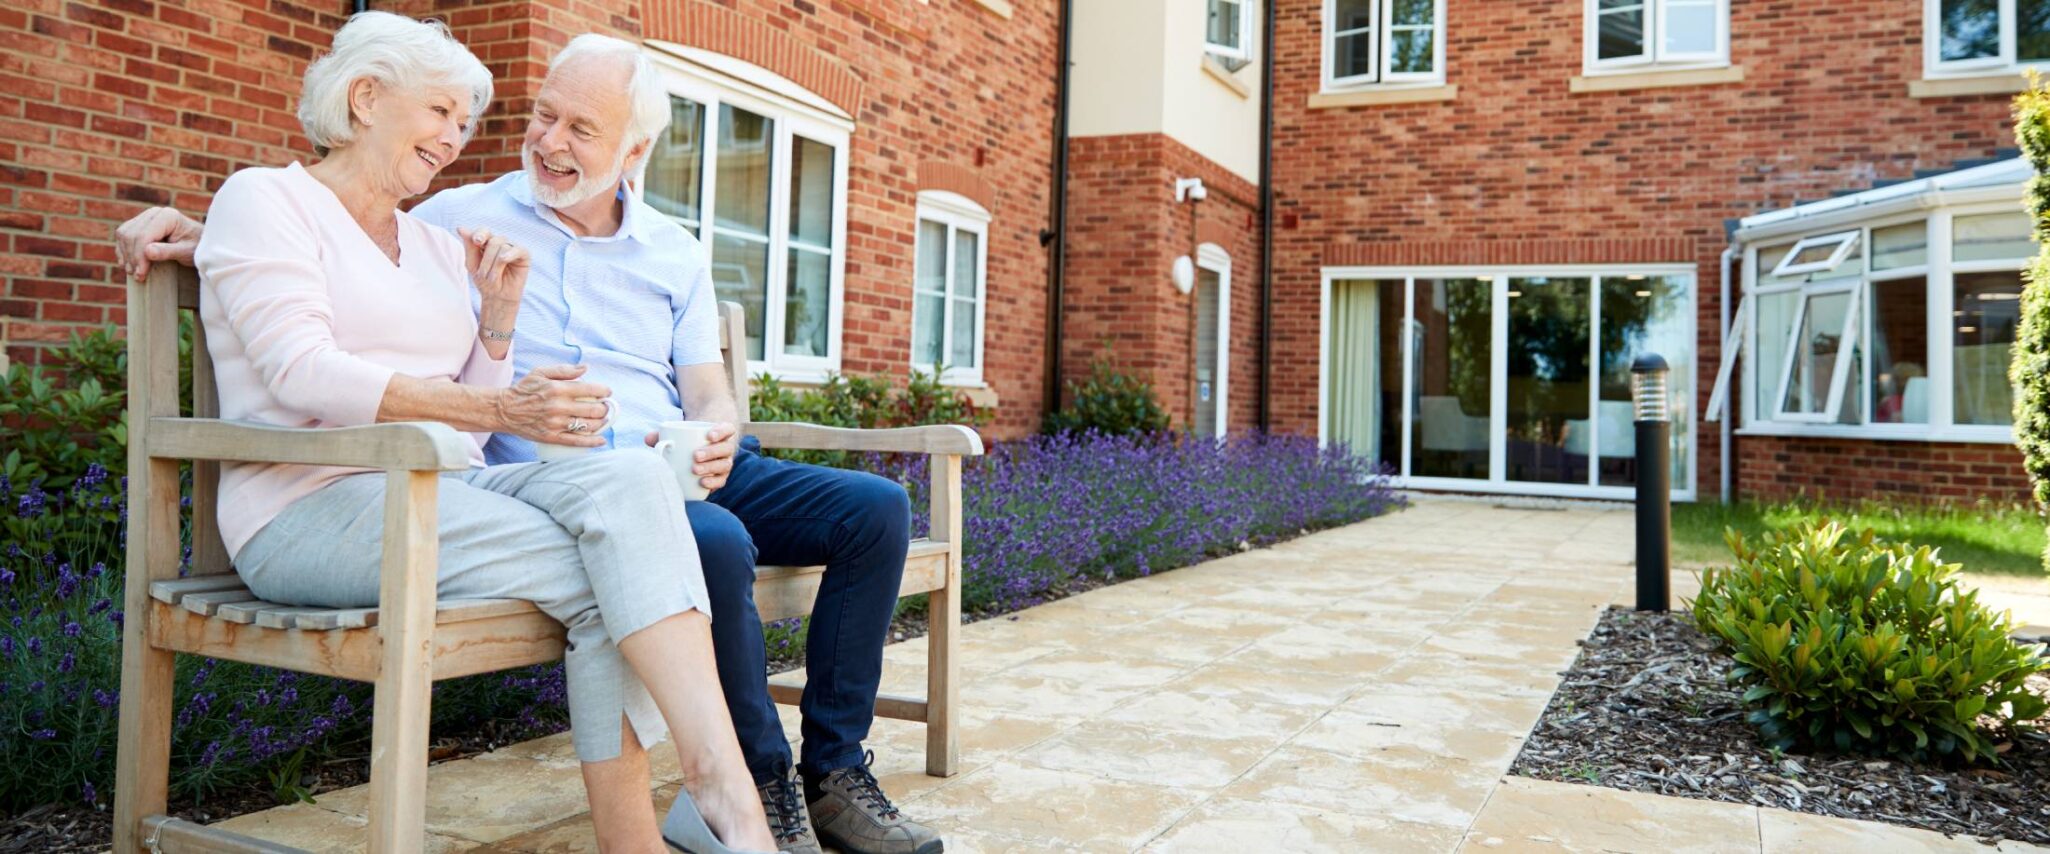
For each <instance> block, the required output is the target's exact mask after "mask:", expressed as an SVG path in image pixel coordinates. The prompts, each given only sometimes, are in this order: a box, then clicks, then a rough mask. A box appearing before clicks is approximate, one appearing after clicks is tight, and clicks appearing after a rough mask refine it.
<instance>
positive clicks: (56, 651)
mask: <svg viewBox="0 0 2050 854" xmlns="http://www.w3.org/2000/svg"><path fill="white" fill-rule="evenodd" d="M853 462H855V463H856V464H857V465H858V466H859V467H862V468H866V469H868V470H871V471H874V472H876V473H878V474H882V475H884V476H886V477H890V478H892V479H894V480H897V481H898V482H900V483H903V484H904V485H905V487H906V489H907V490H908V491H909V492H910V493H911V495H912V498H913V505H914V507H915V508H916V513H917V515H918V518H917V520H916V521H915V525H914V527H915V529H916V530H919V531H923V530H924V529H925V528H926V526H927V524H928V518H927V511H926V509H925V508H926V506H927V505H926V502H927V497H928V494H929V486H928V480H927V474H928V469H927V462H926V459H925V458H924V457H895V458H892V457H882V456H869V457H866V458H862V459H859V460H855V461H853ZM124 487H125V484H124V483H123V482H122V481H121V479H120V478H118V477H115V476H113V475H111V474H109V473H107V472H106V471H105V470H104V469H100V468H97V467H94V468H90V469H88V470H87V472H86V474H85V475H84V476H81V477H80V478H78V480H77V481H76V482H74V483H73V484H72V486H70V487H69V488H67V489H65V490H63V491H61V492H57V493H51V492H47V491H45V490H44V489H43V488H42V487H41V486H40V485H39V484H28V485H25V486H24V485H20V484H13V483H9V482H6V481H4V480H0V502H4V504H0V507H4V508H5V509H4V510H0V522H4V524H0V533H4V534H5V541H4V542H0V620H5V621H6V625H5V626H0V729H4V731H5V732H6V734H7V736H6V737H5V738H4V739H0V767H6V768H8V769H9V773H7V774H4V775H0V810H8V811H13V810H18V809H22V808H25V807H28V806H33V805H36V804H40V803H47V802H51V801H79V800H82V801H86V802H104V801H105V800H106V799H107V798H108V797H109V796H110V795H111V792H112V780H113V770H114V768H113V762H114V756H113V753H114V743H115V722H116V710H117V704H118V702H119V694H118V691H119V688H120V672H119V671H120V657H121V656H120V647H121V625H122V620H123V614H122V613H121V610H120V600H121V572H120V569H119V568H120V565H121V564H120V562H119V554H120V543H121V525H122V521H123V520H124V518H125V512H126V504H125V499H124V495H123V492H124ZM962 491H963V498H964V501H965V504H966V514H965V518H964V521H963V525H964V528H965V531H964V533H965V537H966V545H965V548H966V552H965V555H964V566H963V570H964V581H965V584H964V591H963V593H964V596H963V599H964V604H965V605H966V606H967V608H968V609H970V610H971V611H972V612H976V613H980V614H985V615H987V614H993V613H1001V612H1005V611H1011V610H1015V609H1018V608H1023V607H1028V606H1030V605H1033V604H1037V603H1039V602H1042V601H1045V600H1047V599H1049V598H1053V597H1056V596H1059V595H1062V594H1063V593H1065V592H1067V591H1068V590H1070V589H1072V588H1073V587H1074V586H1075V585H1076V584H1077V583H1078V582H1081V581H1084V580H1087V581H1103V580H1114V579H1118V578H1128V577H1135V576H1142V575H1147V574H1150V573H1153V572H1158V571H1163V570H1167V569H1172V568H1175V567H1179V566H1184V565H1187V564H1190V563H1194V562H1197V561H1200V560H1203V559H1204V558H1205V557H1207V556H1210V555H1216V554H1221V553H1225V552H1230V551H1234V550H1237V549H1238V548H1240V547H1241V544H1242V543H1243V544H1248V545H1262V544H1266V543H1271V542H1274V541H1276V540H1280V539H1286V538H1288V537H1292V536H1296V535H1299V534H1301V533H1305V532H1307V531H1312V530H1316V529H1319V528H1324V527H1330V526H1333V525H1340V524H1345V523H1348V522H1353V521H1357V520H1360V519H1364V518H1368V517H1370V516H1374V515H1377V514H1380V513H1383V512H1386V511H1387V510H1389V509H1391V508H1394V507H1396V506H1399V504H1400V499H1399V498H1397V497H1396V496H1395V495H1394V494H1393V493H1392V492H1391V491H1390V489H1389V488H1388V486H1387V482H1386V480H1385V479H1384V478H1383V477H1381V476H1380V474H1379V473H1378V472H1376V471H1374V470H1373V469H1372V468H1371V467H1370V466H1369V465H1368V464H1367V463H1365V462H1364V461H1361V460H1359V459H1357V458H1354V457H1352V456H1351V455H1350V454H1349V453H1347V452H1346V451H1345V450H1344V449H1342V448H1330V449H1320V448H1319V447H1318V446H1317V443H1316V441H1315V440H1314V439H1308V438H1302V437H1285V436H1262V435H1244V436H1235V437H1232V438H1230V439H1225V440H1211V439H1197V438H1191V437H1187V436H1177V435H1174V434H1158V435H1153V436H1104V435H1100V434H1094V433H1071V434H1064V435H1059V436H1040V437H1036V438H1032V439H1028V440H1023V441H1019V442H1010V443H1001V444H998V445H996V446H994V447H993V449H992V451H991V453H990V454H989V455H988V456H985V457H980V458H975V459H972V460H970V461H969V463H968V465H967V467H966V470H965V472H964V476H963V490H962ZM804 629H805V627H804V624H803V621H801V620H795V621H779V622H778V623H776V624H774V625H772V626H770V627H769V631H768V635H769V643H770V645H771V648H772V650H778V651H782V652H788V651H790V650H794V649H802V645H803V637H804V635H803V633H804ZM175 690H176V693H175V695H174V700H173V702H174V708H175V718H174V728H173V734H172V745H173V784H172V785H173V790H174V792H176V793H178V794H179V795H181V796H203V795H205V794H206V793H208V792H210V791H212V790H214V789H217V788H219V787H222V786H227V785H232V784H238V783H245V782H262V781H264V780H265V779H266V775H267V774H268V775H269V776H270V777H272V778H273V779H272V780H271V784H272V785H274V786H276V787H277V788H279V789H280V791H296V787H295V786H293V785H287V784H291V783H292V782H293V781H290V780H286V781H284V784H278V783H277V781H276V779H275V778H276V776H277V775H276V773H273V772H274V771H275V770H276V769H289V768H291V767H293V766H294V765H295V763H296V764H302V765H303V764H304V763H305V762H306V761H308V760H312V761H319V760H322V759H324V758H327V757H331V756H337V755H355V754H357V753H360V751H361V747H362V742H363V740H364V737H365V735H366V734H367V732H368V729H369V707H370V702H369V700H370V697H369V690H368V687H367V686H364V685H360V684H356V683H350V682H344V681H340V680H333V679H326V678H321V677H313V676H302V675H299V674H295V673H289V672H284V671H277V670H271V669H267V668H259V667H251V666H247V665H242V664H236V663H233V662H215V661H207V660H203V659H197V658H191V657H181V658H180V661H179V671H178V674H177V681H176V689H175ZM565 693H566V688H565V685H564V682H563V677H562V671H561V668H560V666H544V667H535V668H528V669H524V670H519V671H512V672H508V673H502V674H485V675H480V676H473V677H468V678H466V679H461V680H452V681H450V682H445V683H441V684H439V685H437V686H436V687H435V699H434V710H435V723H436V726H437V728H446V727H454V728H471V727H474V726H476V725H478V724H480V723H487V722H488V723H491V724H492V725H493V726H494V727H496V728H497V734H499V735H504V736H506V737H515V736H517V735H518V734H520V733H531V734H539V733H543V732H551V731H556V730H559V729H561V728H562V727H563V726H564V725H565V723H566V721H567V713H566V711H565V700H566V696H565Z"/></svg>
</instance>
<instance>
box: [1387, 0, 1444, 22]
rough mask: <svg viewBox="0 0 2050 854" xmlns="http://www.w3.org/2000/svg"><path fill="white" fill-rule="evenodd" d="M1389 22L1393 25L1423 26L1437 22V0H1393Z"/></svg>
mask: <svg viewBox="0 0 2050 854" xmlns="http://www.w3.org/2000/svg"><path fill="white" fill-rule="evenodd" d="M1393 5H1394V9H1393V14H1392V15H1391V16H1390V17H1389V23H1391V24H1394V25H1395V26H1424V27H1428V26H1431V25H1433V24H1435V23H1437V19H1438V13H1437V5H1438V4H1437V0H1395V2H1394V4H1393Z"/></svg>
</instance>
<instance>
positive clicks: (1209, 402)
mask: <svg viewBox="0 0 2050 854" xmlns="http://www.w3.org/2000/svg"><path fill="white" fill-rule="evenodd" d="M1222 290H1223V278H1222V277H1221V276H1220V275H1219V274H1218V272H1217V271H1216V270H1212V269H1209V268H1207V267H1198V268H1197V269H1196V291H1195V294H1194V296H1195V300H1196V347H1195V351H1196V352H1195V354H1194V356H1195V362H1196V377H1195V379H1196V385H1195V387H1194V388H1192V389H1190V390H1189V407H1190V413H1189V415H1190V418H1189V423H1190V427H1191V428H1192V429H1194V430H1195V432H1196V435H1198V436H1215V435H1217V434H1218V426H1219V425H1218V423H1217V401H1218V397H1217V396H1218V394H1219V393H1221V392H1222V391H1223V390H1224V389H1223V385H1224V378H1223V377H1222V376H1220V375H1219V374H1218V370H1217V369H1218V367H1219V365H1218V361H1219V360H1218V350H1217V333H1218V330H1217V309H1218V296H1219V294H1220V292H1221V291H1222Z"/></svg>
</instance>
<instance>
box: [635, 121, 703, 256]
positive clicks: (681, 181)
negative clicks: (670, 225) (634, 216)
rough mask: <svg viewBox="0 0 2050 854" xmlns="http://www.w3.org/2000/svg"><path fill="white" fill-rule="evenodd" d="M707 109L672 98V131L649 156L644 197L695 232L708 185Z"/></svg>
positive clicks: (667, 130)
mask: <svg viewBox="0 0 2050 854" xmlns="http://www.w3.org/2000/svg"><path fill="white" fill-rule="evenodd" d="M704 141H705V107H704V105H703V104H699V103H698V102H696V101H690V100H685V99H683V98H676V97H671V98H670V99H669V127H668V128H667V129H666V130H664V131H662V138H661V139H658V140H656V141H655V147H654V150H653V151H651V152H650V153H649V155H648V178H647V184H646V186H647V189H646V190H645V191H643V192H642V193H641V197H642V198H643V199H646V200H647V202H648V204H650V205H653V206H654V207H655V209H656V210H658V211H661V212H663V213H665V214H668V215H670V216H672V217H675V218H677V219H679V220H683V221H684V222H685V224H687V225H689V226H690V227H691V228H693V229H695V228H696V227H697V225H698V216H699V214H698V205H699V204H700V202H701V196H702V191H703V184H704V175H705V169H704V157H705V151H704V148H705V145H704Z"/></svg>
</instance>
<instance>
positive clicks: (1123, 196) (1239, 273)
mask: <svg viewBox="0 0 2050 854" xmlns="http://www.w3.org/2000/svg"><path fill="white" fill-rule="evenodd" d="M1068 168H1069V193H1070V195H1069V199H1068V202H1069V206H1070V207H1069V214H1068V223H1069V238H1068V269H1067V281H1066V285H1065V287H1066V293H1065V295H1064V297H1063V309H1064V311H1065V316H1066V318H1067V320H1066V328H1065V329H1064V330H1063V333H1064V340H1063V341H1062V343H1061V347H1062V353H1063V355H1062V359H1063V365H1062V372H1063V374H1064V375H1065V378H1066V379H1070V380H1079V379H1081V378H1083V377H1086V376H1088V374H1089V369H1090V364H1091V362H1092V361H1093V360H1094V359H1095V358H1096V357H1097V356H1098V355H1100V354H1103V353H1105V352H1106V349H1105V348H1106V344H1107V345H1108V351H1107V352H1108V353H1109V355H1110V357H1111V360H1112V362H1113V363H1114V364H1116V365H1117V366H1118V367H1119V368H1121V369H1123V370H1126V371H1130V372H1133V373H1135V374H1138V375H1140V376H1142V377H1145V378H1147V379H1149V380H1150V381H1152V383H1153V386H1154V389H1155V390H1156V391H1157V392H1158V393H1159V395H1160V400H1161V404H1162V405H1163V406H1165V407H1166V408H1167V410H1168V412H1169V413H1171V414H1172V415H1173V417H1174V421H1175V423H1176V424H1177V425H1183V424H1187V423H1188V422H1189V419H1190V418H1191V417H1193V412H1194V410H1193V408H1192V407H1194V406H1195V405H1196V401H1195V399H1194V397H1195V395H1194V391H1195V390H1194V367H1193V365H1194V356H1193V353H1194V351H1193V347H1194V343H1195V299H1194V297H1193V296H1189V295H1184V294H1182V293H1181V292H1179V291H1177V290H1175V288H1174V283H1173V278H1172V276H1171V271H1172V268H1173V264H1174V259H1175V258H1176V257H1178V256H1182V255H1191V256H1193V254H1194V253H1195V248H1196V245H1197V243H1199V242H1213V243H1217V244H1218V245H1219V246H1221V247H1222V248H1223V249H1224V250H1225V251H1226V252H1227V253H1229V254H1230V256H1231V264H1232V281H1231V303H1232V305H1231V334H1230V338H1229V341H1230V348H1231V360H1230V371H1231V381H1230V383H1229V387H1228V394H1229V396H1230V397H1229V401H1230V406H1229V412H1230V426H1231V428H1232V429H1235V430H1243V429H1247V428H1250V427H1252V426H1254V424H1255V419H1256V418H1257V417H1258V416H1257V412H1258V408H1257V407H1258V405H1259V404H1258V389H1259V366H1258V357H1259V339H1258V337H1257V336H1258V335H1259V311H1260V302H1259V294H1260V240H1259V229H1258V219H1257V217H1258V214H1259V209H1260V208H1259V204H1260V199H1259V192H1258V190H1257V189H1256V188H1255V187H1254V185H1253V184H1252V183H1251V182H1248V181H1246V180H1245V179H1243V178H1240V177H1238V176H1237V175H1235V174H1233V173H1231V172H1230V171H1228V170H1226V169H1225V168H1224V167H1222V166H1219V165H1217V164H1216V163H1214V162H1211V161H1210V160H1209V159H1207V158H1205V157H1203V156H1202V155H1200V154H1197V153H1196V152H1195V151H1194V150H1192V149H1190V148H1189V147H1188V146H1186V145H1183V144H1181V143H1180V142H1178V141H1176V140H1174V139H1173V138H1171V137H1168V136H1166V135H1164V134H1133V135H1124V136H1099V137H1081V138H1077V139H1075V140H1074V141H1073V144H1072V145H1071V147H1070V152H1069V166H1068ZM1178 178H1201V179H1203V183H1204V185H1205V188H1206V189H1208V190H1209V198H1207V199H1205V200H1204V201H1201V202H1196V203H1193V204H1177V203H1176V202H1175V200H1174V185H1175V180H1176V179H1178ZM1191 217H1193V218H1194V219H1193V220H1192V219H1191Z"/></svg>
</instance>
